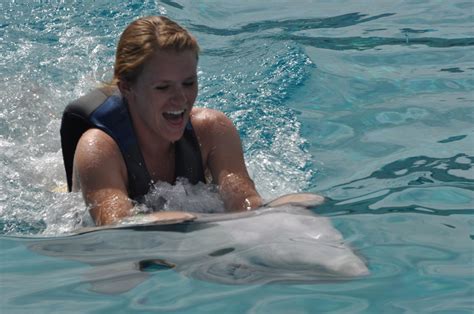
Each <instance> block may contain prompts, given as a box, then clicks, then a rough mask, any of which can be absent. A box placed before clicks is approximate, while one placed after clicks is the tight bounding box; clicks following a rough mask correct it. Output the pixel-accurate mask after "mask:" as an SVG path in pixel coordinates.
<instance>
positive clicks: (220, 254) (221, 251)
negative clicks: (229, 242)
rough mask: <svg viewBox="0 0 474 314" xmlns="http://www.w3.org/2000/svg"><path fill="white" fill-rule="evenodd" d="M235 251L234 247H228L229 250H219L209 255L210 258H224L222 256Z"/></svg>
mask: <svg viewBox="0 0 474 314" xmlns="http://www.w3.org/2000/svg"><path fill="white" fill-rule="evenodd" d="M234 251H235V249H234V248H233V247H227V248H224V249H220V250H217V251H214V252H211V253H209V256H214V257H216V256H222V255H226V254H229V253H231V252H234Z"/></svg>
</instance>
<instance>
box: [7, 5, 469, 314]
mask: <svg viewBox="0 0 474 314" xmlns="http://www.w3.org/2000/svg"><path fill="white" fill-rule="evenodd" d="M0 9H1V10H0V12H1V15H0V43H1V45H0V51H1V54H0V67H1V73H2V76H1V78H0V99H1V104H0V123H1V124H0V132H1V133H0V147H1V153H0V159H1V162H0V169H1V173H2V176H1V178H0V233H1V237H0V248H1V252H2V253H1V258H0V296H1V297H0V312H2V313H3V312H4V313H23V312H34V313H47V312H67V313H94V312H97V313H135V312H136V313H147V312H148V313H150V312H160V311H161V312H180V313H187V312H188V313H196V312H201V313H222V312H225V313H244V312H246V313H319V312H325V313H326V312H327V313H382V312H383V313H472V312H474V301H472V300H473V299H474V285H473V282H474V247H473V239H474V230H473V229H474V219H473V213H474V201H473V199H474V192H473V190H474V189H473V187H474V184H473V183H474V169H473V163H474V137H473V136H474V126H473V121H474V106H473V103H474V102H473V100H474V95H473V86H474V77H473V73H474V53H473V52H472V51H473V49H472V46H474V31H473V30H472V29H473V26H474V18H473V11H474V4H473V3H472V1H461V0H456V1H450V2H447V1H443V2H442V1H390V2H389V1H377V2H376V3H369V2H366V3H362V2H355V1H342V0H337V1H303V0H301V1H270V2H264V3H262V4H259V3H257V2H255V3H254V2H250V1H238V2H235V1H219V2H217V1H216V2H210V1H206V2H198V1H193V2H191V1H161V2H157V1H142V2H138V1H136V2H134V1H130V2H127V1H115V2H114V3H113V4H112V3H110V2H109V1H87V2H86V1H75V2H74V4H72V3H71V4H65V3H62V2H59V1H42V2H40V1H34V2H33V1H31V2H27V1H25V2H22V1H15V2H13V1H3V2H1V3H0ZM152 14H166V15H167V16H169V17H171V18H173V19H175V20H177V21H179V22H180V23H182V24H183V25H184V26H186V27H187V28H189V29H190V30H191V31H192V33H193V34H194V35H195V36H196V37H197V38H198V40H199V42H200V45H201V46H202V48H203V49H202V50H203V51H202V55H201V58H200V69H199V71H200V72H199V74H200V96H199V98H198V104H199V105H201V106H206V107H211V108H216V109H219V110H222V111H224V112H225V113H226V114H228V116H229V117H231V118H232V120H233V121H234V123H235V124H236V126H237V128H238V130H239V132H240V134H241V137H242V141H243V147H244V152H245V157H246V161H247V165H248V168H249V171H250V172H251V174H252V176H253V177H254V179H255V182H256V185H257V188H258V190H259V191H260V193H261V194H262V195H263V196H264V197H265V198H268V199H270V198H272V197H276V196H278V195H281V194H285V193H290V192H299V191H310V192H317V193H322V194H324V195H326V196H328V197H330V198H331V201H330V202H329V203H328V204H327V205H325V206H322V207H320V208H315V209H313V211H314V212H316V213H318V214H320V215H324V216H328V217H330V218H331V220H332V222H333V224H334V226H335V227H336V228H337V229H338V230H340V231H341V233H342V234H343V235H344V237H345V241H346V242H347V243H348V244H350V245H351V246H352V247H354V249H355V250H356V251H357V252H358V254H359V255H361V256H363V258H364V259H365V260H366V261H367V264H368V267H369V269H370V271H371V274H370V275H369V276H367V277H364V278H358V279H356V280H350V281H337V282H318V283H314V284H296V283H295V284H269V285H259V284H254V285H225V284H218V283H215V282H208V281H203V280H199V279H195V278H192V277H188V276H185V275H183V274H182V273H180V272H177V271H174V270H173V269H165V270H162V271H156V272H153V273H150V276H149V277H148V278H146V279H145V280H143V281H142V282H140V283H137V285H135V286H134V287H131V288H130V290H128V291H126V292H122V293H119V294H103V293H98V292H95V291H94V290H93V284H91V279H90V278H88V276H89V274H90V273H91V271H92V272H93V271H94V267H93V266H91V265H90V264H88V263H84V262H81V261H80V260H78V259H77V258H76V259H71V258H61V257H60V256H59V257H58V256H56V257H55V256H48V255H47V254H42V252H41V251H40V250H35V249H34V244H35V243H40V246H41V243H42V245H44V246H47V244H48V243H50V242H49V241H56V240H58V239H61V240H64V241H65V243H66V245H70V247H77V246H80V245H83V244H84V243H86V244H90V247H86V249H87V248H88V252H89V253H88V254H92V256H93V258H94V259H95V260H96V261H98V260H105V261H109V262H117V263H119V262H120V253H121V251H120V248H118V247H113V246H110V245H107V243H106V242H104V239H106V238H107V237H108V236H109V234H108V233H106V232H96V233H91V234H85V235H82V236H75V237H67V236H66V235H67V234H68V233H69V232H71V231H72V230H74V229H75V228H77V227H79V226H81V224H82V222H81V221H82V220H83V215H84V211H85V209H84V208H83V206H82V200H81V198H80V196H79V195H75V194H62V193H55V192H52V190H53V189H54V188H55V187H57V186H60V185H62V184H64V182H65V180H64V174H63V168H62V161H61V152H60V143H59V124H60V117H61V113H62V110H63V108H64V106H65V104H66V103H68V102H69V101H71V100H73V99H75V98H77V97H79V96H80V95H82V94H84V93H86V92H87V91H88V90H90V89H91V88H93V87H94V86H96V85H97V83H98V82H99V81H101V80H106V79H108V78H109V77H110V69H111V66H112V62H113V56H114V47H115V44H116V41H117V38H118V36H119V35H120V33H121V31H122V30H123V28H124V27H125V26H126V25H127V24H128V23H129V22H130V21H131V20H133V19H134V18H136V17H139V16H143V15H152ZM200 201H201V203H202V202H204V203H205V204H208V203H206V202H209V200H208V199H201V200H200ZM275 232H278V230H275ZM151 234H153V233H150V232H140V231H133V230H123V231H117V237H122V238H123V239H129V238H134V239H139V240H140V239H142V240H143V241H140V242H139V243H137V246H140V248H141V249H142V250H150V251H152V250H155V249H156V247H155V246H156V245H157V244H156V243H149V239H150V235H151ZM38 241H39V242H38ZM137 241H138V240H137ZM146 244H149V245H150V246H146ZM156 250H158V251H159V247H158V249H156ZM91 252H92V253H91ZM114 276H115V277H117V278H118V277H120V276H125V275H124V273H121V272H115V273H114V272H111V274H110V277H111V278H112V280H114V279H116V278H114ZM109 279H110V278H109ZM101 280H103V281H106V279H104V278H102V279H100V278H99V279H97V278H96V283H98V284H100V283H101Z"/></svg>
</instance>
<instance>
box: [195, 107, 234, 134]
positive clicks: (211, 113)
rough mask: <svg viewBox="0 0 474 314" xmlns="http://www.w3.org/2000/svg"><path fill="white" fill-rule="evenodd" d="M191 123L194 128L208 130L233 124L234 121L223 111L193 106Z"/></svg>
mask: <svg viewBox="0 0 474 314" xmlns="http://www.w3.org/2000/svg"><path fill="white" fill-rule="evenodd" d="M191 123H192V124H193V127H194V128H199V129H208V130H215V128H219V127H228V126H230V125H233V124H232V121H231V120H230V119H229V118H228V117H227V116H226V115H225V114H224V113H223V112H222V111H219V110H215V109H210V108H202V107H194V108H193V110H192V111H191Z"/></svg>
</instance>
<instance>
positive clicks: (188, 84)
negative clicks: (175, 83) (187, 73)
mask: <svg viewBox="0 0 474 314" xmlns="http://www.w3.org/2000/svg"><path fill="white" fill-rule="evenodd" d="M194 83H196V82H195V81H189V82H184V83H183V85H184V86H187V87H189V86H193V85H194Z"/></svg>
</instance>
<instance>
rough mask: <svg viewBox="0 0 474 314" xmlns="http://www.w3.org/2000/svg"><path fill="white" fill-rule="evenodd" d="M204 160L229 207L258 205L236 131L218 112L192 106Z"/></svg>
mask: <svg viewBox="0 0 474 314" xmlns="http://www.w3.org/2000/svg"><path fill="white" fill-rule="evenodd" d="M192 121H193V125H195V128H196V133H197V135H198V137H199V142H200V143H201V145H202V148H203V149H204V153H203V155H204V158H205V159H204V160H205V161H207V166H208V168H209V169H210V171H211V174H212V177H213V179H214V180H215V183H217V184H218V186H219V192H220V194H221V197H222V199H223V201H224V205H225V207H226V209H227V210H229V211H244V210H250V209H254V208H257V207H260V206H261V205H262V199H261V197H260V195H259V194H258V192H257V190H256V189H255V185H254V183H253V181H252V179H251V178H250V177H249V174H248V172H247V168H246V166H245V161H244V156H243V151H242V146H241V142H240V137H239V134H238V132H237V130H236V128H235V126H234V125H233V123H232V121H231V120H230V119H229V118H227V117H226V116H225V115H224V114H223V113H222V112H219V111H216V110H211V109H203V108H199V109H198V108H196V110H194V112H193V117H192Z"/></svg>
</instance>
